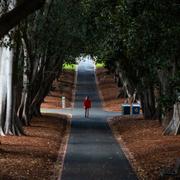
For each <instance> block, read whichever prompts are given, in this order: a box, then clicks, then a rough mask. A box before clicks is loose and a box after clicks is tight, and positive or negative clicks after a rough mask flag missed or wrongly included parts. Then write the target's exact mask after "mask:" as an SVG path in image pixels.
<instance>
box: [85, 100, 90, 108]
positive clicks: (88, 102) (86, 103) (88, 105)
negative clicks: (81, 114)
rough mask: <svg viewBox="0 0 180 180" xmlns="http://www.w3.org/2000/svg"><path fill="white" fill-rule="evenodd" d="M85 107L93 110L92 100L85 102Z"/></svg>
mask: <svg viewBox="0 0 180 180" xmlns="http://www.w3.org/2000/svg"><path fill="white" fill-rule="evenodd" d="M84 107H85V108H91V100H89V99H86V100H84Z"/></svg>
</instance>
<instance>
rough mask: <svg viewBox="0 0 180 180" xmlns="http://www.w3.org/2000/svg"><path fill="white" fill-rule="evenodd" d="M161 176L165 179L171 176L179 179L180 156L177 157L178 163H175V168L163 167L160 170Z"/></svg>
mask: <svg viewBox="0 0 180 180" xmlns="http://www.w3.org/2000/svg"><path fill="white" fill-rule="evenodd" d="M160 177H161V179H165V178H168V177H169V178H170V177H174V178H175V179H179V178H180V158H177V159H176V163H175V165H174V168H172V169H171V168H167V169H163V170H162V171H161V172H160Z"/></svg>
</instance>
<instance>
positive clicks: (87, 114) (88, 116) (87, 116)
mask: <svg viewBox="0 0 180 180" xmlns="http://www.w3.org/2000/svg"><path fill="white" fill-rule="evenodd" d="M87 117H89V108H87Z"/></svg>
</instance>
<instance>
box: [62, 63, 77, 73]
mask: <svg viewBox="0 0 180 180" xmlns="http://www.w3.org/2000/svg"><path fill="white" fill-rule="evenodd" d="M63 69H64V70H74V71H75V70H76V64H67V63H65V64H64V65H63Z"/></svg>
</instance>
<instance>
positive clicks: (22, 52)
mask: <svg viewBox="0 0 180 180" xmlns="http://www.w3.org/2000/svg"><path fill="white" fill-rule="evenodd" d="M1 5H2V6H1V14H2V15H1V17H0V27H1V28H0V37H3V36H4V35H5V34H8V37H9V38H8V40H7V38H3V39H2V41H1V44H2V45H1V52H2V53H1V54H2V55H1V65H3V63H2V62H3V60H2V59H3V57H4V54H3V52H4V53H5V49H6V48H7V47H9V48H10V51H12V50H13V56H12V58H13V61H12V77H13V81H12V82H13V85H12V87H11V89H12V92H15V91H17V89H18V97H19V99H20V101H16V103H15V104H14V105H12V106H13V107H12V109H13V108H14V109H16V111H12V112H11V113H13V117H14V118H15V119H16V120H15V121H14V122H22V123H23V124H25V125H28V124H29V123H30V120H31V118H32V116H33V115H38V114H39V113H40V104H41V103H42V101H43V99H44V97H45V96H46V94H47V93H48V91H49V88H50V85H51V84H52V82H53V80H54V79H55V78H56V77H57V76H58V75H59V73H61V70H62V65H63V63H65V62H67V63H71V62H74V61H75V58H76V57H78V56H81V55H82V54H89V55H91V56H92V57H96V60H97V61H103V62H104V63H105V65H106V67H107V68H108V69H109V70H110V71H112V72H114V73H115V74H116V76H118V85H119V86H120V87H121V90H123V91H124V93H123V94H125V96H127V97H129V98H130V97H132V96H133V94H134V93H136V95H137V97H138V98H139V99H140V100H141V104H142V109H143V114H144V117H145V119H157V118H158V119H159V120H160V121H161V122H162V124H163V125H164V126H167V125H168V123H169V121H170V119H171V117H172V109H173V105H174V104H175V103H177V94H178V92H179V91H180V61H179V56H180V14H179V12H180V4H179V2H178V1H177V0H173V1H168V0H164V1H161V0H157V1H154V0H150V1H145V0H131V1H130V0H96V1H94V0H80V1H76V0H62V1H58V0H46V1H45V0H36V1H34V0H32V1H31V2H30V1H26V0H18V1H17V2H16V3H14V1H10V0H9V1H4V0H2V1H1ZM12 7H13V8H12ZM37 9H39V10H38V11H37ZM9 30H11V31H9ZM8 31H9V32H8ZM1 74H3V71H2V72H1ZM12 77H11V78H12ZM0 81H1V82H3V81H4V79H3V76H1V77H0ZM19 82H22V83H19ZM8 88H9V86H7V89H8ZM4 89H5V88H4ZM4 89H3V90H2V91H4ZM5 94H6V93H5ZM12 98H13V97H12ZM0 101H1V102H0V104H2V107H1V108H0V114H2V117H1V120H0V121H1V123H0V126H1V128H2V130H1V134H4V133H5V131H6V134H8V133H13V134H19V130H18V129H19V128H18V127H19V125H18V126H16V128H15V129H16V131H13V132H12V129H14V126H13V127H11V128H10V129H9V130H5V129H7V128H5V124H6V123H5V122H6V120H5V117H6V116H4V115H3V114H4V111H5V109H6V106H5V105H7V103H8V102H7V99H0ZM13 101H15V100H13ZM169 114H170V115H169ZM11 124H13V123H11ZM17 124H20V123H17ZM9 127H10V126H9Z"/></svg>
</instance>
